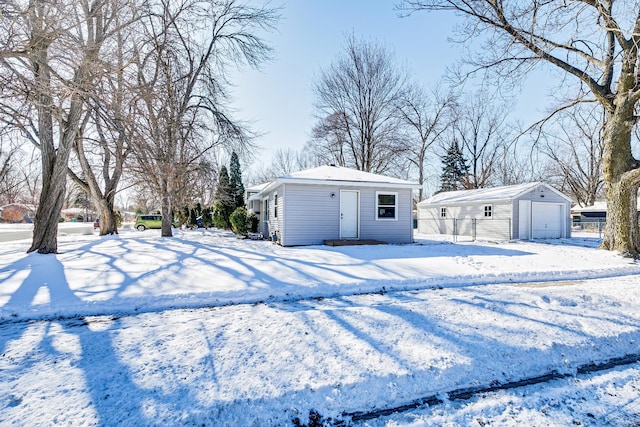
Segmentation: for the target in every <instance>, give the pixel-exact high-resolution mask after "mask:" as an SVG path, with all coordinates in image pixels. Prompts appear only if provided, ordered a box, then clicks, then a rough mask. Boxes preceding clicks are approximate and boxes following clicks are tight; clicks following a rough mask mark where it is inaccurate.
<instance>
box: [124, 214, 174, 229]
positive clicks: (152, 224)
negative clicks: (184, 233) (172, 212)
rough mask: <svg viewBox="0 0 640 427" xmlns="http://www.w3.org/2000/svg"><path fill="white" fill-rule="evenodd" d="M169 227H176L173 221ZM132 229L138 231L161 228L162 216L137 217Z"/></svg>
mask: <svg viewBox="0 0 640 427" xmlns="http://www.w3.org/2000/svg"><path fill="white" fill-rule="evenodd" d="M171 226H173V227H178V225H177V224H176V223H175V221H173V222H172V223H171ZM133 228H135V229H136V230H140V231H144V230H146V229H147V228H162V215H138V217H137V218H136V223H135V224H134V225H133Z"/></svg>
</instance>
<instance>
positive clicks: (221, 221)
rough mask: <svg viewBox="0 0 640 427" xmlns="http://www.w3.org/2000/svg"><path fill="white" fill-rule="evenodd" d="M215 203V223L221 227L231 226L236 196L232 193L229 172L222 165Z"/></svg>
mask: <svg viewBox="0 0 640 427" xmlns="http://www.w3.org/2000/svg"><path fill="white" fill-rule="evenodd" d="M215 199H216V201H215V204H214V225H215V226H216V227H219V228H229V217H230V216H231V213H232V212H233V210H234V209H235V208H234V197H233V194H231V185H230V182H229V173H228V172H227V167H226V166H224V165H222V167H221V168H220V172H219V174H218V188H217V189H216V195H215Z"/></svg>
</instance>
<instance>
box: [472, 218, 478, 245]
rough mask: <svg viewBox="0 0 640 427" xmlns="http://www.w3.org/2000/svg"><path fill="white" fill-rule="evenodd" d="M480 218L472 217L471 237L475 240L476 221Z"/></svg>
mask: <svg viewBox="0 0 640 427" xmlns="http://www.w3.org/2000/svg"><path fill="white" fill-rule="evenodd" d="M477 221H478V219H477V218H472V219H471V238H472V239H473V241H474V242H475V241H476V223H477Z"/></svg>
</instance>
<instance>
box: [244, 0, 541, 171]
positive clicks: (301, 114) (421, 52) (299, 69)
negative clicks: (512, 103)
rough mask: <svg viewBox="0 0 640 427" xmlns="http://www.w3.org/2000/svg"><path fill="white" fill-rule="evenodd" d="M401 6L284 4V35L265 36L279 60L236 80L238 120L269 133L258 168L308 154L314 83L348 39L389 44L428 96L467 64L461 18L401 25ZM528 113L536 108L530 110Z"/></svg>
mask: <svg viewBox="0 0 640 427" xmlns="http://www.w3.org/2000/svg"><path fill="white" fill-rule="evenodd" d="M396 3H397V1H396V0H285V1H284V2H283V3H281V4H282V5H283V9H282V12H281V13H282V20H281V22H280V24H279V25H278V29H277V31H276V32H274V33H269V34H266V35H265V38H266V39H267V40H268V41H269V42H270V43H271V45H272V46H273V48H274V49H275V59H274V60H273V61H271V62H269V63H267V64H265V65H264V66H263V67H262V69H261V70H260V71H254V70H248V69H246V70H243V71H242V73H240V74H239V75H238V76H237V78H235V84H236V88H235V91H234V97H235V102H234V107H235V108H236V109H238V115H239V116H240V117H241V118H242V119H244V120H249V121H251V122H253V127H254V129H255V130H256V131H258V132H261V133H264V135H263V136H262V137H260V138H259V140H258V141H257V142H258V144H259V145H260V146H261V147H262V148H263V150H262V152H261V153H260V154H259V156H258V159H257V160H256V162H254V165H253V167H255V166H256V165H257V163H260V162H263V163H265V164H269V163H270V162H271V156H272V153H273V152H274V151H275V150H277V149H278V148H287V147H289V148H293V149H300V148H302V146H303V145H304V144H305V142H306V141H307V140H308V139H309V135H310V132H311V128H312V126H313V123H314V118H313V102H314V98H313V91H312V86H313V82H314V77H315V76H317V75H318V74H319V72H320V71H321V70H322V69H323V68H326V67H327V66H328V65H329V64H330V63H331V62H332V61H333V60H334V59H335V58H336V57H337V56H338V55H340V54H341V52H342V50H343V48H344V41H345V37H346V36H347V35H349V34H351V33H353V34H354V35H355V36H356V37H357V38H364V39H369V40H375V41H377V42H380V43H382V44H383V45H384V46H385V47H387V48H388V49H389V50H390V51H392V52H394V53H395V56H396V60H397V63H398V65H400V66H406V68H407V69H408V70H409V72H410V73H412V74H413V76H414V78H415V79H416V80H417V81H418V82H420V83H421V84H423V85H424V86H425V87H426V88H427V89H431V88H433V87H434V86H435V85H437V84H438V82H439V81H440V79H441V77H442V76H443V74H444V73H445V71H446V67H447V66H449V65H452V64H453V63H455V62H456V61H457V60H458V59H460V57H461V55H462V47H461V46H460V45H457V44H454V43H452V42H450V41H449V40H448V39H449V38H450V37H452V36H453V35H454V33H453V29H454V26H455V24H456V22H458V21H457V18H456V17H455V16H454V15H453V14H451V13H446V12H439V13H426V12H420V13H417V14H414V15H412V16H409V17H404V18H400V17H399V16H398V11H397V10H395V8H394V5H395V4H396ZM528 90H529V91H531V88H529V89H528ZM535 92H537V93H538V94H540V93H541V92H540V91H539V90H537V91H535ZM538 102H539V101H536V103H538ZM526 108H527V109H535V108H536V107H535V105H533V104H532V103H527V106H526ZM247 166H249V165H247ZM243 168H244V167H243ZM244 169H245V170H246V168H244Z"/></svg>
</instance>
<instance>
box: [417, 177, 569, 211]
mask: <svg viewBox="0 0 640 427" xmlns="http://www.w3.org/2000/svg"><path fill="white" fill-rule="evenodd" d="M540 186H543V187H544V188H545V189H549V190H551V191H553V192H555V193H556V194H558V195H560V196H562V197H563V198H565V199H567V200H571V199H570V198H569V197H567V196H566V195H564V194H562V193H561V192H559V191H558V190H556V189H555V188H553V187H551V186H549V185H547V184H545V183H543V182H528V183H526V184H516V185H505V186H502V187H493V188H478V189H474V190H459V191H446V192H442V193H438V194H436V195H434V196H431V197H429V198H428V199H425V200H423V201H421V202H420V203H418V206H424V205H432V204H443V203H473V202H487V201H497V200H513V199H516V198H517V197H519V196H520V195H522V194H525V193H527V192H529V191H531V190H534V189H536V188H538V187H540Z"/></svg>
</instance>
